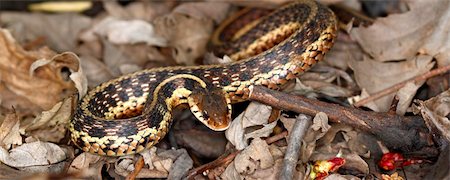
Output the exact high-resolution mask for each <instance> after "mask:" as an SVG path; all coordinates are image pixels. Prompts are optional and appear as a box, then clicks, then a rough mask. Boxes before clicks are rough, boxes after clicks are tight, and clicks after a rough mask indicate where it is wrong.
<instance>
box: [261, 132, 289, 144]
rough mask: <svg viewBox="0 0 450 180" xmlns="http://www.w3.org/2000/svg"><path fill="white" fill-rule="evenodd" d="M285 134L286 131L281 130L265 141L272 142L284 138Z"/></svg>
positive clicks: (286, 133)
mask: <svg viewBox="0 0 450 180" xmlns="http://www.w3.org/2000/svg"><path fill="white" fill-rule="evenodd" d="M287 135H288V132H287V131H283V132H281V133H279V134H277V135H274V136H271V137H268V138H266V140H265V141H266V143H267V144H272V143H274V142H277V141H278V140H280V139H283V138H285V137H286V136H287Z"/></svg>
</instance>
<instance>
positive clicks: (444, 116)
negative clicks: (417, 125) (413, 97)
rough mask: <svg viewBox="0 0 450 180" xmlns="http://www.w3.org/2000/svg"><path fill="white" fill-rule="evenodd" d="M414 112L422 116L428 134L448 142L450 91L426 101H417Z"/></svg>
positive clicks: (449, 137) (449, 136) (449, 132)
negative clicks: (430, 133)
mask: <svg viewBox="0 0 450 180" xmlns="http://www.w3.org/2000/svg"><path fill="white" fill-rule="evenodd" d="M414 112H415V113H416V114H418V113H420V114H421V115H422V117H423V119H424V121H425V124H426V125H427V127H428V129H429V130H430V132H433V133H437V134H440V135H441V136H443V137H444V138H446V139H447V140H448V141H450V121H449V119H448V115H449V113H450V89H448V90H447V91H444V92H442V93H441V94H439V95H438V96H436V97H433V98H431V99H428V100H426V101H420V100H418V101H417V102H416V106H414Z"/></svg>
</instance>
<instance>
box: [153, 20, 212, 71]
mask: <svg viewBox="0 0 450 180" xmlns="http://www.w3.org/2000/svg"><path fill="white" fill-rule="evenodd" d="M154 24H155V28H156V32H157V33H158V34H160V35H161V36H162V37H164V38H166V39H167V40H168V41H169V47H171V48H173V53H172V56H173V57H174V59H175V61H176V62H177V63H178V64H186V65H194V64H195V60H196V59H197V58H199V57H203V55H204V54H205V52H206V44H207V43H208V41H209V37H210V35H211V33H212V30H213V22H212V20H210V19H197V18H193V17H189V16H186V15H183V14H180V13H171V14H169V15H166V16H161V17H158V18H157V19H155V21H154Z"/></svg>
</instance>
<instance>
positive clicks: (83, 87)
mask: <svg viewBox="0 0 450 180" xmlns="http://www.w3.org/2000/svg"><path fill="white" fill-rule="evenodd" d="M47 65H56V66H60V67H61V68H64V67H67V68H68V69H69V70H70V76H69V78H70V79H71V80H72V81H73V82H74V83H75V87H76V88H77V90H78V95H79V97H83V96H84V95H85V94H86V92H87V78H86V76H85V75H84V73H83V70H82V69H81V66H80V59H79V58H78V56H77V55H76V54H74V53H73V52H64V53H61V54H57V55H55V56H53V57H52V58H50V59H39V60H37V61H35V62H33V63H32V64H31V65H30V76H33V73H34V72H35V71H36V70H37V69H38V68H40V67H43V66H47ZM61 71H62V70H61Z"/></svg>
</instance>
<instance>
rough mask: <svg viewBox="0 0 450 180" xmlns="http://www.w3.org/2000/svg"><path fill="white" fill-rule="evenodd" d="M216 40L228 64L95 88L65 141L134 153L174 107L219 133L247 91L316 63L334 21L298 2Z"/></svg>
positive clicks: (161, 128)
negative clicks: (184, 107)
mask: <svg viewBox="0 0 450 180" xmlns="http://www.w3.org/2000/svg"><path fill="white" fill-rule="evenodd" d="M222 29H223V28H222ZM220 34H221V33H215V35H213V38H212V39H213V41H215V42H216V43H217V44H218V45H217V46H218V47H220V48H218V49H221V50H218V51H221V52H219V54H227V55H230V57H231V58H232V59H234V60H236V61H235V62H232V63H229V64H221V65H203V66H190V67H181V66H180V67H164V68H155V69H148V70H142V71H138V72H135V73H132V74H128V75H124V76H121V77H119V78H117V79H113V80H110V81H108V82H105V83H102V84H101V85H99V86H97V87H95V88H93V89H92V90H90V91H89V92H88V93H87V95H85V96H84V97H83V98H82V99H81V100H80V102H79V103H78V106H77V109H76V110H75V112H74V116H73V118H72V119H71V121H70V123H69V130H70V131H71V139H72V141H73V142H74V143H75V144H76V145H77V146H78V147H80V148H81V149H82V150H83V151H87V152H90V153H96V154H99V155H107V156H121V155H126V154H134V153H137V152H141V151H142V150H144V149H146V148H149V147H151V146H153V145H154V144H156V143H157V142H158V141H159V140H160V139H162V138H163V137H164V136H165V134H166V133H167V131H168V129H169V127H170V125H171V122H172V119H173V117H172V110H173V109H174V108H175V107H176V106H178V105H181V104H188V105H189V107H190V110H191V112H192V113H193V114H194V115H195V117H196V118H197V119H198V120H200V121H201V122H202V123H203V124H205V125H206V126H208V127H209V128H211V129H213V130H225V129H226V128H227V127H228V126H229V124H230V121H231V103H235V102H241V101H245V100H247V98H248V95H249V88H250V87H251V86H254V85H263V86H266V87H268V88H271V89H279V88H280V86H281V85H283V84H285V83H286V82H287V81H289V80H291V79H294V78H295V77H296V75H298V74H300V73H302V72H304V71H306V70H308V69H309V68H310V67H311V65H313V64H315V63H316V62H317V61H319V60H321V59H322V58H323V56H324V54H325V53H326V52H327V51H328V50H329V49H330V48H331V46H332V45H333V42H334V39H335V37H336V19H335V16H334V14H333V12H332V11H331V10H329V9H328V8H327V7H325V6H323V5H320V4H318V3H317V2H314V1H305V0H303V1H296V2H294V3H291V4H288V5H285V6H282V7H280V8H279V9H277V10H275V11H273V12H270V13H268V15H267V16H264V17H262V18H260V19H258V20H257V21H254V23H250V25H247V26H244V27H242V29H240V30H238V31H237V32H236V33H234V36H232V37H231V38H228V40H229V42H222V41H221V40H222V39H224V38H223V37H218V36H220ZM237 60H239V61H237Z"/></svg>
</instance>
